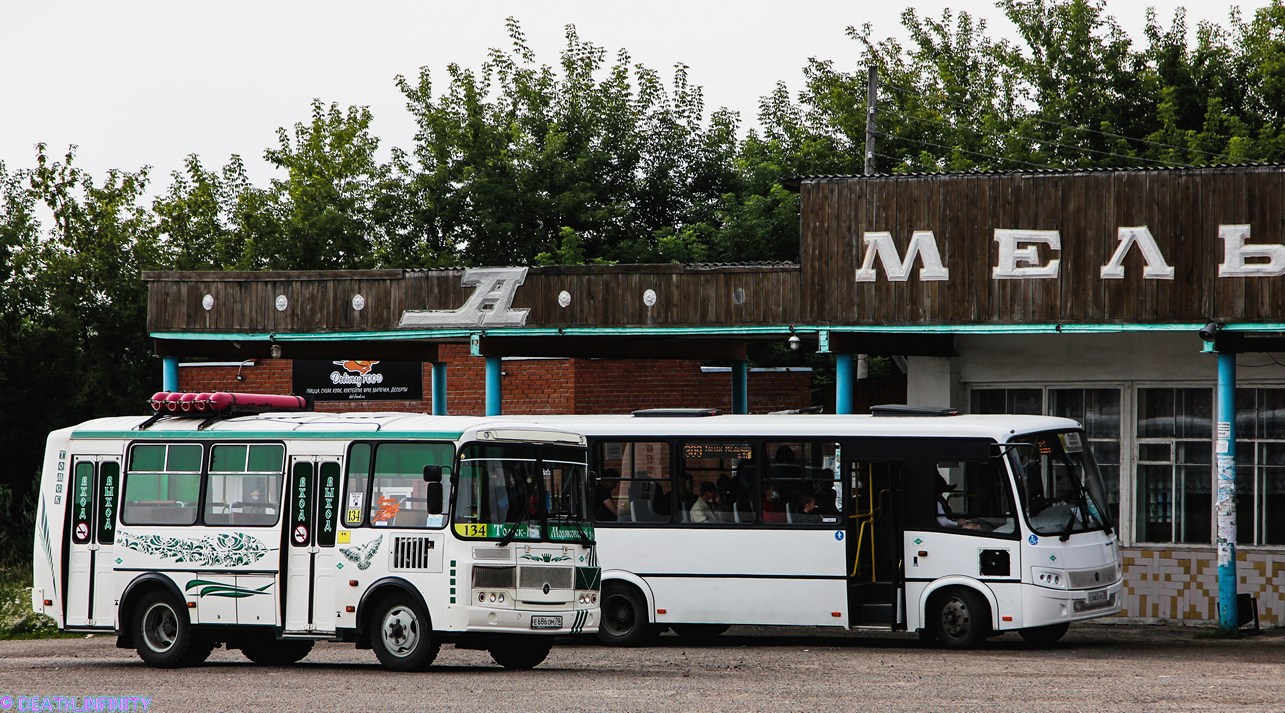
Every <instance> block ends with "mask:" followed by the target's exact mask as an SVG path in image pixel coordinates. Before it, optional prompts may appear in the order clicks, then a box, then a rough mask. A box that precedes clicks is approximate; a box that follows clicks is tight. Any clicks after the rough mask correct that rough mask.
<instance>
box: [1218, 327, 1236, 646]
mask: <svg viewBox="0 0 1285 713" xmlns="http://www.w3.org/2000/svg"><path fill="white" fill-rule="evenodd" d="M1214 444H1215V448H1214V452H1215V453H1214V454H1215V456H1216V457H1217V462H1218V508H1217V509H1218V539H1217V542H1218V626H1219V627H1220V628H1221V629H1223V630H1224V631H1234V630H1235V629H1236V628H1237V626H1236V624H1237V621H1236V620H1237V619H1238V618H1239V607H1238V605H1237V602H1236V355H1235V354H1228V353H1226V352H1218V424H1217V432H1216V433H1215V434H1214Z"/></svg>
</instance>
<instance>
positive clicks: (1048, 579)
mask: <svg viewBox="0 0 1285 713" xmlns="http://www.w3.org/2000/svg"><path fill="white" fill-rule="evenodd" d="M1031 581H1032V582H1034V583H1035V584H1038V585H1039V586H1041V587H1048V588H1049V589H1066V585H1067V581H1066V572H1063V571H1062V570H1058V569H1043V568H1041V567H1032V568H1031Z"/></svg>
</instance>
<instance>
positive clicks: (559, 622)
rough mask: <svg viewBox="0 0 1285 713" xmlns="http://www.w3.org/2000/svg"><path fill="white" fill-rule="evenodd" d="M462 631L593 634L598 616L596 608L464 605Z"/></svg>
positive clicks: (596, 629)
mask: <svg viewBox="0 0 1285 713" xmlns="http://www.w3.org/2000/svg"><path fill="white" fill-rule="evenodd" d="M466 609H467V613H466V623H465V627H464V628H465V631H467V632H469V633H474V632H476V633H481V632H491V633H503V634H554V635H558V634H561V635H568V634H593V633H595V632H597V631H598V622H599V621H600V620H601V618H602V616H601V613H600V610H599V609H598V608H597V607H592V608H584V609H579V608H577V609H559V610H555V611H538V610H531V609H493V608H488V607H476V606H470V607H466Z"/></svg>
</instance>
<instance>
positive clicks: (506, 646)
mask: <svg viewBox="0 0 1285 713" xmlns="http://www.w3.org/2000/svg"><path fill="white" fill-rule="evenodd" d="M552 648H553V637H552V636H525V635H518V636H505V637H502V638H500V639H498V640H497V641H496V643H495V644H494V645H492V646H491V648H490V649H489V651H490V652H491V658H492V659H493V660H494V661H495V662H496V663H498V664H499V665H501V666H503V667H504V668H507V669H509V670H510V671H525V670H527V669H530V668H535V667H536V666H539V665H540V662H542V661H544V659H545V658H547V657H548V656H549V651H550V650H551V649H552Z"/></svg>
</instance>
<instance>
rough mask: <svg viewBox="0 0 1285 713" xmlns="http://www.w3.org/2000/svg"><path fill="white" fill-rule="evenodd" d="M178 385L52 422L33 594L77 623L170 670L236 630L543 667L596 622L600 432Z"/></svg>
mask: <svg viewBox="0 0 1285 713" xmlns="http://www.w3.org/2000/svg"><path fill="white" fill-rule="evenodd" d="M157 396H158V397H163V396H164V395H163V394H158V395H157ZM201 396H203V397H208V396H211V395H208V394H202V395H201ZM225 396H226V395H225ZM194 398H195V397H194ZM170 400H171V401H172V400H173V399H170ZM188 400H189V401H191V400H193V399H188ZM159 401H160V403H161V406H160V407H159V409H160V410H159V411H158V414H157V415H155V416H153V417H152V418H145V417H127V418H105V419H97V420H93V421H88V422H86V423H83V424H80V425H78V426H74V427H71V428H66V429H62V430H59V431H55V432H53V433H52V434H50V436H49V440H48V446H47V450H46V453H45V459H44V464H43V475H42V478H41V483H40V492H39V505H38V507H39V511H38V513H37V517H36V533H35V552H34V567H35V582H34V589H33V593H32V599H33V605H34V607H35V610H36V611H37V612H41V613H43V614H46V615H48V616H50V617H52V618H53V619H54V620H55V621H56V622H57V623H58V626H59V628H60V629H62V630H65V631H70V632H86V633H100V634H101V633H114V634H115V635H116V636H117V645H118V646H119V647H122V648H134V649H137V651H138V653H139V655H140V656H141V657H142V658H143V660H144V661H146V662H147V663H149V664H151V665H153V666H160V667H175V666H184V665H194V664H198V663H200V662H202V661H203V660H204V659H205V658H206V657H207V656H208V655H209V654H210V651H211V650H212V649H213V648H214V647H216V646H219V645H223V646H226V647H227V648H229V649H233V648H235V649H240V650H241V651H242V652H244V654H245V655H246V656H247V657H248V658H250V659H251V660H253V661H255V662H258V663H264V664H267V663H292V662H295V661H298V660H300V659H302V658H303V657H305V656H306V655H307V654H308V652H309V651H310V650H311V649H312V647H313V644H314V642H315V641H319V640H322V641H341V642H351V643H354V644H355V645H356V646H357V648H369V649H374V652H375V654H376V656H377V657H378V659H379V661H380V662H381V663H382V664H383V665H384V666H385V667H387V668H390V669H394V670H423V669H424V668H426V667H427V666H428V665H429V664H430V663H432V661H433V659H434V657H435V656H436V655H437V652H438V650H439V648H440V646H441V644H443V643H453V644H454V645H455V646H456V647H457V648H470V649H481V650H489V651H490V653H491V656H492V657H493V658H494V660H495V661H496V662H497V663H499V664H500V665H503V666H505V667H506V668H514V669H521V668H530V667H532V666H535V665H537V664H539V663H540V662H541V661H543V660H544V658H545V656H547V654H548V652H549V650H550V647H551V645H552V642H553V635H556V634H576V633H592V632H594V631H596V629H597V625H598V619H599V608H598V589H599V586H600V574H599V569H598V567H597V565H596V560H595V553H594V547H593V539H592V538H593V533H592V530H591V529H590V527H589V525H588V524H587V522H586V511H585V503H584V498H583V493H584V488H585V463H586V450H585V439H584V437H583V436H580V435H576V434H573V433H571V432H567V431H564V430H561V429H557V428H550V427H545V426H540V425H536V424H530V423H517V422H513V421H506V420H502V419H495V418H466V417H449V416H425V415H412V414H400V413H381V414H345V415H339V414H322V413H289V412H279V413H260V414H257V415H250V416H242V417H232V418H221V417H219V415H218V414H215V415H214V416H212V417H209V418H205V417H207V416H211V414H210V412H209V411H206V412H205V413H196V412H195V411H194V410H193V411H177V412H174V413H167V412H166V410H165V408H164V407H165V403H166V399H165V398H161V399H159ZM207 402H209V403H215V405H216V406H217V403H216V401H211V400H209V399H207ZM155 403H156V400H155V399H154V407H155ZM207 405H208V404H207Z"/></svg>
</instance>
